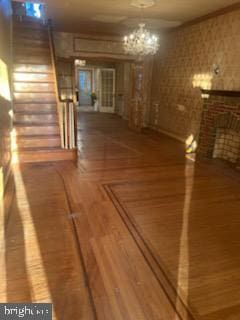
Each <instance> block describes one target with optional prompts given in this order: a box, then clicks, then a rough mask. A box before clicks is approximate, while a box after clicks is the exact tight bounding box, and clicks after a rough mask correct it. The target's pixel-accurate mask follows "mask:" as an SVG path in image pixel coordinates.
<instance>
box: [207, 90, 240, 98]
mask: <svg viewBox="0 0 240 320" xmlns="http://www.w3.org/2000/svg"><path fill="white" fill-rule="evenodd" d="M201 93H202V94H206V95H213V96H220V97H240V91H230V90H206V89H201Z"/></svg>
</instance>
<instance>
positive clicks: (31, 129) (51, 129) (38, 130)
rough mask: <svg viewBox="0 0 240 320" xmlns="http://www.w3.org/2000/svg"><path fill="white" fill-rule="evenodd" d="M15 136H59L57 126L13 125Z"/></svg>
mask: <svg viewBox="0 0 240 320" xmlns="http://www.w3.org/2000/svg"><path fill="white" fill-rule="evenodd" d="M15 130H16V134H17V135H18V136H19V135H20V136H29V135H30V136H33V135H53V134H59V133H60V131H59V125H50V124H48V125H37V124H34V126H31V125H17V124H15Z"/></svg>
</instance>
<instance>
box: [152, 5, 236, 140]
mask: <svg viewBox="0 0 240 320" xmlns="http://www.w3.org/2000/svg"><path fill="white" fill-rule="evenodd" d="M161 41H162V44H161V48H160V51H159V54H158V56H157V57H156V58H155V61H154V66H153V70H154V72H153V81H152V100H151V126H153V127H154V128H155V129H160V130H163V131H166V132H168V133H170V134H172V135H175V136H176V137H179V138H181V139H186V138H187V137H188V136H189V135H190V134H195V133H196V132H197V130H198V128H199V124H200V118H201V111H202V99H201V96H200V90H199V88H198V87H203V88H213V89H219V90H240V10H237V11H234V12H230V13H227V14H225V15H221V16H218V17H215V18H211V19H208V20H205V21H203V22H200V23H197V24H195V25H192V26H188V27H185V28H182V29H178V30H176V31H174V32H172V33H170V34H168V35H166V36H165V37H163V38H162V39H161ZM213 64H217V65H219V67H220V73H219V74H218V75H214V74H213V72H212V70H213Z"/></svg>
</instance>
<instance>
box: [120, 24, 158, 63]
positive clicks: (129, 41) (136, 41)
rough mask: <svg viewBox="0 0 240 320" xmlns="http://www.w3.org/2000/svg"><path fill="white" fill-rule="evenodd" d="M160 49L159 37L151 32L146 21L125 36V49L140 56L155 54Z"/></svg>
mask: <svg viewBox="0 0 240 320" xmlns="http://www.w3.org/2000/svg"><path fill="white" fill-rule="evenodd" d="M158 49H159V42H158V37H157V36H156V35H154V34H151V33H150V32H149V31H148V30H147V29H146V28H145V24H144V23H140V24H139V28H138V29H136V30H134V31H133V32H132V33H131V34H130V35H128V36H125V37H124V50H125V52H126V53H128V54H131V55H136V56H139V57H142V56H146V55H154V54H156V53H157V51H158Z"/></svg>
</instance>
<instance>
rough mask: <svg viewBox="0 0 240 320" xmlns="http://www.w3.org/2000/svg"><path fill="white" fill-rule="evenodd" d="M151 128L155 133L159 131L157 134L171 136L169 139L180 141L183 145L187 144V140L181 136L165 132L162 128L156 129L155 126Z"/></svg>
mask: <svg viewBox="0 0 240 320" xmlns="http://www.w3.org/2000/svg"><path fill="white" fill-rule="evenodd" d="M149 128H150V129H152V130H153V131H157V132H160V133H163V134H165V135H166V136H169V137H171V138H173V139H175V140H178V141H180V142H182V143H186V139H184V138H183V137H180V136H178V135H176V134H174V133H171V132H169V131H166V130H163V129H161V128H156V127H155V126H150V127H149Z"/></svg>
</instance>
